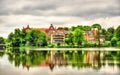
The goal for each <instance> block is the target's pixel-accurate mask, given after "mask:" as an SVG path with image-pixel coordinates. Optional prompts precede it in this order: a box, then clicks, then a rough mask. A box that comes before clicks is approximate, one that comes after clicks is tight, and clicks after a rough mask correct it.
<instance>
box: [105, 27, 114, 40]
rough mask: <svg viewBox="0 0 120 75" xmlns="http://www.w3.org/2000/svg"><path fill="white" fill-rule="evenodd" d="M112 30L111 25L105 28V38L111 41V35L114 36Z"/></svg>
mask: <svg viewBox="0 0 120 75" xmlns="http://www.w3.org/2000/svg"><path fill="white" fill-rule="evenodd" d="M114 31H115V29H114V28H113V27H110V28H108V29H107V35H106V40H108V41H111V39H112V37H113V36H114Z"/></svg>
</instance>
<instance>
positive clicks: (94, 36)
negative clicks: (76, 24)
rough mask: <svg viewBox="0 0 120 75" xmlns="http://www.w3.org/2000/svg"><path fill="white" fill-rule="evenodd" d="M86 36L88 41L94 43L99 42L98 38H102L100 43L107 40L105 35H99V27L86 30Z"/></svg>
mask: <svg viewBox="0 0 120 75" xmlns="http://www.w3.org/2000/svg"><path fill="white" fill-rule="evenodd" d="M85 37H86V40H87V42H88V43H92V44H95V43H96V44H98V38H99V40H100V43H103V42H104V41H105V39H104V36H103V35H101V34H100V35H99V36H98V29H97V28H93V29H92V30H90V31H85Z"/></svg>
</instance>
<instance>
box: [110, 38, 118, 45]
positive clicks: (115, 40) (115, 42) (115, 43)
mask: <svg viewBox="0 0 120 75" xmlns="http://www.w3.org/2000/svg"><path fill="white" fill-rule="evenodd" d="M111 45H112V46H117V38H116V37H113V38H112V39H111Z"/></svg>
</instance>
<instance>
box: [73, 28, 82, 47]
mask: <svg viewBox="0 0 120 75" xmlns="http://www.w3.org/2000/svg"><path fill="white" fill-rule="evenodd" d="M73 40H74V43H76V44H77V45H78V46H80V45H82V42H83V41H84V31H83V30H81V29H78V28H77V29H75V30H74V31H73Z"/></svg>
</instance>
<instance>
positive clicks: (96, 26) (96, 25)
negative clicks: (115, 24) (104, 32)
mask: <svg viewBox="0 0 120 75" xmlns="http://www.w3.org/2000/svg"><path fill="white" fill-rule="evenodd" d="M92 28H98V30H100V29H101V28H102V27H101V25H100V24H93V25H92Z"/></svg>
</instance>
